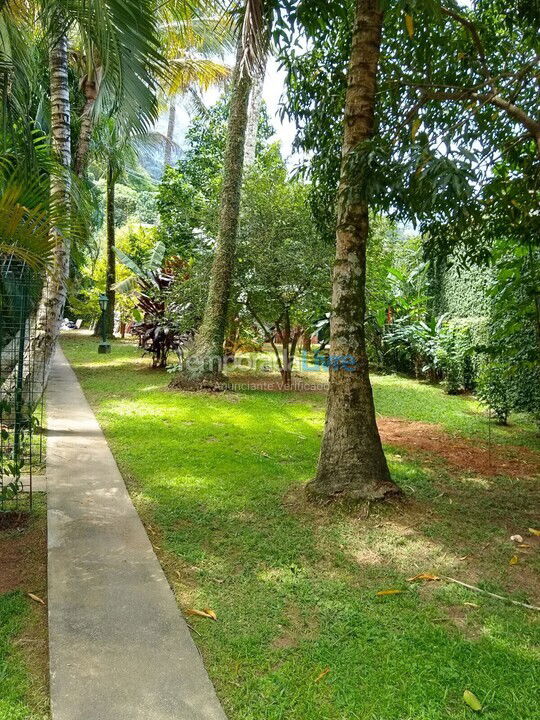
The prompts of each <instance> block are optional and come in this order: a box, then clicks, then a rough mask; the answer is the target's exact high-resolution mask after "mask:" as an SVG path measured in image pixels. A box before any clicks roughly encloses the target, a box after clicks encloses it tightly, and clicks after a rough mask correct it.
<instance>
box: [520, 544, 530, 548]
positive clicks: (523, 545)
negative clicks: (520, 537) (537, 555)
mask: <svg viewBox="0 0 540 720" xmlns="http://www.w3.org/2000/svg"><path fill="white" fill-rule="evenodd" d="M518 547H519V548H530V547H532V545H529V543H520V544H519V545H518Z"/></svg>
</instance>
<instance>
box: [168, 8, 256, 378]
mask: <svg viewBox="0 0 540 720" xmlns="http://www.w3.org/2000/svg"><path fill="white" fill-rule="evenodd" d="M266 28H267V23H266V17H265V2H264V0H246V4H245V10H244V17H243V24H242V28H241V34H240V38H239V41H238V47H237V53H236V62H235V67H234V72H233V77H232V92H231V101H230V109H229V121H228V132H227V145H226V148H225V157H224V164H223V188H222V191H221V206H220V217H219V230H218V238H217V244H216V250H215V254H214V261H213V264H212V270H211V275H210V288H209V293H208V300H207V303H206V308H205V312H204V317H203V321H202V324H201V327H200V329H199V332H198V334H197V338H196V341H195V347H194V351H193V353H192V355H191V358H190V362H189V368H188V373H189V376H190V380H195V381H197V382H198V381H202V383H203V385H214V384H215V383H216V382H221V381H222V380H223V374H222V362H223V344H224V340H225V332H226V329H227V316H228V309H229V299H230V291H231V284H232V277H233V271H234V260H235V252H236V238H237V232H238V220H239V215H240V197H241V189H242V175H243V169H244V155H245V142H246V127H247V122H248V108H249V97H250V92H251V87H252V84H253V76H254V75H255V74H256V73H257V72H260V69H261V68H260V66H261V58H262V57H264V46H265V34H266ZM182 381H183V380H182V378H177V379H175V380H173V384H177V383H178V384H181V383H182Z"/></svg>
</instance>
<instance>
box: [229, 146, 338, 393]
mask: <svg viewBox="0 0 540 720" xmlns="http://www.w3.org/2000/svg"><path fill="white" fill-rule="evenodd" d="M308 196H309V187H308V186H307V185H305V184H303V183H302V182H300V181H299V180H298V179H289V178H287V169H286V167H285V163H284V162H283V160H282V158H281V156H280V153H279V148H278V147H277V146H271V147H270V148H269V149H268V150H267V152H266V153H264V154H262V155H261V156H260V158H259V161H258V162H256V163H255V165H254V166H253V167H252V168H251V169H250V171H249V172H248V174H247V176H246V179H245V182H244V189H243V199H242V211H241V222H240V231H239V237H238V260H237V271H236V276H235V291H234V294H233V297H235V298H237V299H238V302H239V304H241V305H243V306H244V307H245V309H246V310H247V313H245V314H247V316H248V318H249V319H250V322H251V324H253V322H255V323H256V324H257V325H258V326H259V328H260V329H261V331H262V333H263V336H264V338H265V339H266V340H267V341H269V342H270V343H271V344H272V347H273V349H274V352H275V355H276V358H277V362H278V365H279V368H280V372H281V375H282V378H283V381H284V383H285V385H290V383H291V371H292V369H293V364H294V359H295V352H296V348H297V346H298V342H299V341H300V339H301V337H302V335H303V334H304V331H305V330H306V329H309V328H311V327H313V325H314V324H315V322H316V320H317V319H318V318H319V317H321V315H322V314H323V313H324V312H325V310H326V309H327V306H328V294H329V284H330V256H331V250H330V247H329V245H328V243H326V242H325V241H324V240H323V239H322V238H321V236H320V235H319V233H318V232H317V230H316V228H315V224H314V221H313V217H312V215H311V211H310V208H309V203H308ZM250 316H251V317H250ZM276 341H278V342H279V343H280V344H281V352H280V351H279V350H278V348H277V347H276Z"/></svg>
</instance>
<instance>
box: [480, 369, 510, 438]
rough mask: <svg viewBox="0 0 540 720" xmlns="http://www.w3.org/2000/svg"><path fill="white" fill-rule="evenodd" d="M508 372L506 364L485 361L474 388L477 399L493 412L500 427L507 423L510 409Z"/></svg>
mask: <svg viewBox="0 0 540 720" xmlns="http://www.w3.org/2000/svg"><path fill="white" fill-rule="evenodd" d="M508 371H509V368H508V365H507V364H506V363H503V362H496V361H495V362H491V361H487V362H486V363H485V364H484V366H483V367H482V369H481V371H480V373H479V376H478V383H477V388H476V395H477V397H478V399H479V400H480V401H481V402H482V403H484V405H487V406H488V407H489V408H490V409H491V410H493V412H494V413H495V416H496V418H497V421H498V422H499V424H500V425H506V424H507V423H508V415H509V414H510V411H511V409H512V384H511V382H510V378H509V376H508Z"/></svg>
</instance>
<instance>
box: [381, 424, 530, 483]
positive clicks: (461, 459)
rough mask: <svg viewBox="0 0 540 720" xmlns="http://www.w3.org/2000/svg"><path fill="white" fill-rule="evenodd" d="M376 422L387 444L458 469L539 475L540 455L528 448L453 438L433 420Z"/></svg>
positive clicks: (482, 473)
mask: <svg viewBox="0 0 540 720" xmlns="http://www.w3.org/2000/svg"><path fill="white" fill-rule="evenodd" d="M377 424H378V426H379V431H380V433H381V437H382V440H383V442H384V443H386V444H388V445H393V446H394V447H402V448H404V449H405V450H415V451H420V452H426V453H431V454H435V455H438V456H439V457H441V458H443V459H444V460H445V462H447V463H448V464H449V465H450V466H452V467H454V468H456V469H458V470H462V471H465V472H468V473H471V474H475V475H484V476H487V477H492V476H496V475H505V476H507V477H535V476H539V475H540V455H539V454H538V453H535V452H533V451H532V450H529V449H528V448H524V447H515V446H501V445H494V446H492V447H491V448H489V447H488V446H486V445H485V444H483V443H481V442H478V441H472V440H469V439H466V438H459V437H453V436H451V435H449V434H448V433H446V432H444V430H441V429H440V428H438V427H437V425H433V424H431V423H422V422H411V421H409V420H399V419H397V418H381V419H379V420H378V421H377Z"/></svg>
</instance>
